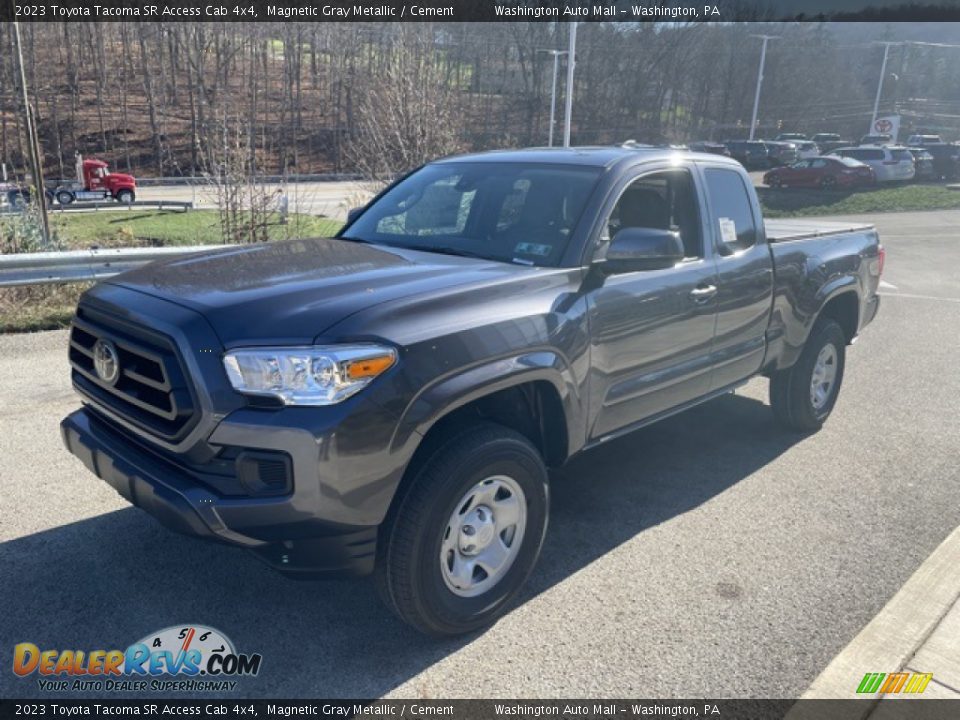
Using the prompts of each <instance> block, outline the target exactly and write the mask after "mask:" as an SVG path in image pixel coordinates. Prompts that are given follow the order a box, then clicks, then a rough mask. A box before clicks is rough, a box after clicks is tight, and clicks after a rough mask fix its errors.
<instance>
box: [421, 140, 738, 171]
mask: <svg viewBox="0 0 960 720" xmlns="http://www.w3.org/2000/svg"><path fill="white" fill-rule="evenodd" d="M675 156H676V157H681V158H684V159H688V158H689V159H692V160H704V161H709V162H711V163H716V162H720V163H727V164H729V165H730V166H731V167H740V164H739V163H738V162H736V161H735V160H731V159H729V158H725V157H723V156H721V155H716V154H713V153H704V152H699V153H698V152H690V151H688V150H676V149H673V148H669V147H658V146H653V145H649V146H645V145H632V146H628V147H620V146H586V147H570V148H550V147H533V148H523V149H519V150H491V151H488V152H480V153H470V154H466V155H452V156H450V157H446V158H443V159H441V160H436V161H435V163H438V164H439V163H453V162H471V163H549V164H556V165H580V166H585V167H598V168H611V167H614V166H615V165H619V164H621V163H632V162H634V161H636V160H637V158H638V157H640V158H642V159H644V160H650V161H652V160H660V159H664V158H669V157H675Z"/></svg>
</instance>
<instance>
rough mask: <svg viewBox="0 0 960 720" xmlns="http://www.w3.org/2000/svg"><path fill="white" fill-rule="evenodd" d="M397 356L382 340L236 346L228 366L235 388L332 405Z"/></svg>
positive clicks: (226, 357)
mask: <svg viewBox="0 0 960 720" xmlns="http://www.w3.org/2000/svg"><path fill="white" fill-rule="evenodd" d="M396 361H397V353H396V351H395V350H394V349H393V348H389V347H383V346H380V345H332V346H327V347H321V346H317V347H294V348H251V349H246V350H232V351H231V352H228V353H227V354H226V355H224V357H223V366H224V367H225V368H226V369H227V377H229V378H230V384H231V385H233V387H234V389H235V390H237V391H238V392H241V393H243V394H245V395H267V396H271V397H275V398H279V399H280V400H282V401H283V403H284V404H285V405H333V404H335V403H338V402H341V401H343V400H346V399H347V398H348V397H350V396H351V395H353V394H355V393H357V392H359V391H360V390H362V389H363V388H365V387H366V386H367V385H369V384H370V382H371V381H372V380H373V379H374V378H375V377H377V376H378V375H380V374H381V373H384V372H386V371H387V370H389V369H390V368H391V367H392V366H393V365H394V363H396Z"/></svg>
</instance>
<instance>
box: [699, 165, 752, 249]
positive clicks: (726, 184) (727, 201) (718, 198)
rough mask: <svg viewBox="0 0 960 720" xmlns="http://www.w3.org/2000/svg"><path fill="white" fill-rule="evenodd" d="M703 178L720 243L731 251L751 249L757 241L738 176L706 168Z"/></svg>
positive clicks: (750, 213) (747, 200)
mask: <svg viewBox="0 0 960 720" xmlns="http://www.w3.org/2000/svg"><path fill="white" fill-rule="evenodd" d="M706 177H707V192H709V193H710V203H711V205H712V206H713V212H714V215H715V216H716V220H715V222H716V223H717V231H718V232H719V234H720V241H721V242H722V243H723V245H724V246H725V247H727V248H730V249H731V250H733V251H738V250H745V249H747V248H749V247H752V246H753V245H754V244H755V243H756V242H757V226H756V221H755V220H754V218H753V208H752V207H751V205H750V195H749V193H748V192H747V188H746V186H745V185H744V184H743V178H741V177H740V173H738V172H736V171H734V170H721V169H719V168H708V169H707V171H706Z"/></svg>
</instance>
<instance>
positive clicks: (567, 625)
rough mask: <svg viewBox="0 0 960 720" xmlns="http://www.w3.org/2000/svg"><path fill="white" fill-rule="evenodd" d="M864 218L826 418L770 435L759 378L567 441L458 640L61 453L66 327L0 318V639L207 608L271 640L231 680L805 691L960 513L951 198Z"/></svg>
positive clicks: (215, 621)
mask: <svg viewBox="0 0 960 720" xmlns="http://www.w3.org/2000/svg"><path fill="white" fill-rule="evenodd" d="M857 219H858V220H862V219H864V218H857ZM872 219H873V220H875V221H876V223H877V225H878V226H879V228H880V231H881V234H882V238H883V242H884V244H885V246H886V247H887V251H888V254H887V268H886V272H885V275H884V281H885V285H884V286H883V287H884V298H883V302H882V303H881V308H880V314H879V316H878V318H877V320H876V321H875V322H874V323H873V325H871V326H870V327H869V328H868V329H867V330H866V332H865V333H864V334H863V336H862V337H861V338H860V340H859V341H858V342H857V343H856V345H855V346H854V347H853V348H851V349H850V351H849V354H848V356H847V358H848V359H847V368H846V378H845V381H844V386H843V389H842V392H841V395H840V399H839V402H838V404H837V406H836V410H835V411H834V414H833V416H832V417H831V419H830V420H829V422H828V423H827V425H826V427H825V428H824V429H823V430H822V431H821V432H819V433H817V434H816V435H813V436H808V437H805V436H798V435H794V434H790V433H787V432H784V431H782V430H780V429H779V428H778V427H777V426H776V425H775V424H774V423H773V421H772V416H771V413H770V410H769V407H768V406H767V402H766V392H767V383H766V381H764V380H755V381H752V382H751V383H750V384H748V385H747V386H746V387H744V388H743V389H742V390H740V391H738V392H737V394H735V395H729V396H725V397H723V398H720V399H717V400H715V401H712V402H710V403H708V404H706V405H703V406H701V407H699V408H695V409H694V410H691V411H689V412H687V413H684V414H682V415H679V416H676V417H674V418H671V419H669V420H667V421H664V422H662V423H660V424H658V425H655V426H652V427H650V428H647V429H644V430H642V431H639V432H637V433H635V434H633V435H631V436H629V437H627V438H623V439H621V440H618V441H615V442H611V443H610V444H608V445H605V446H603V447H602V448H599V449H597V450H594V451H591V452H590V453H588V454H585V455H582V456H580V457H579V458H577V459H575V460H574V461H573V462H571V463H570V464H569V466H567V467H566V468H564V469H563V470H562V471H560V472H557V473H555V474H554V476H553V478H552V517H551V522H550V529H549V533H548V538H547V542H546V546H545V548H544V553H543V556H542V558H541V560H540V563H539V565H538V568H537V570H536V571H535V573H534V575H533V577H532V578H531V581H530V583H529V586H528V587H527V589H526V591H525V592H524V594H523V595H522V597H521V598H520V600H519V601H518V603H517V604H516V607H515V608H514V609H513V611H512V612H511V613H510V614H509V615H508V616H507V617H505V618H504V619H503V620H501V621H500V622H499V623H498V624H497V625H495V626H494V627H493V628H491V629H489V630H487V631H486V632H483V633H480V634H478V635H476V636H472V637H468V638H463V639H459V640H453V641H445V642H437V641H434V640H429V639H425V638H423V637H420V636H419V635H417V634H416V633H414V632H413V631H411V630H409V629H407V628H406V627H405V626H403V625H401V624H400V623H399V622H398V621H396V620H394V619H393V618H392V617H391V616H390V615H389V614H388V613H387V612H386V611H385V610H384V609H383V608H382V607H381V606H380V604H379V602H378V601H377V599H376V595H375V593H374V590H373V588H372V586H371V585H370V583H368V582H366V581H362V580H361V581H335V582H295V581H291V580H286V579H284V578H282V577H280V576H278V575H276V574H274V573H273V572H272V571H270V570H269V569H268V568H266V567H264V566H262V565H261V564H260V563H259V562H258V561H257V560H255V559H254V558H253V557H250V556H248V555H246V554H244V553H243V552H242V551H239V550H235V549H233V548H228V547H220V546H217V545H213V544H208V543H203V542H200V541H196V540H192V539H189V538H185V537H180V536H177V535H174V534H172V533H170V532H168V531H167V530H165V529H164V528H162V527H160V526H159V525H158V524H157V523H156V522H154V521H153V520H152V519H151V518H149V517H148V516H147V515H145V514H144V513H143V512H141V511H140V510H137V509H135V508H131V507H129V506H128V505H127V504H126V503H125V502H124V501H123V500H122V499H120V497H119V496H117V495H116V494H115V493H114V492H113V491H112V490H110V489H109V488H108V487H107V486H106V485H105V484H104V483H102V482H100V481H98V480H96V479H95V478H94V477H93V476H92V475H90V474H89V473H88V472H87V471H86V470H85V469H84V468H83V466H82V465H81V464H80V462H79V461H78V460H76V459H74V458H73V457H72V456H70V455H69V454H67V452H66V451H65V450H64V449H63V448H62V447H61V444H60V437H59V431H58V422H59V420H60V418H61V417H62V416H63V415H65V414H66V413H68V412H70V411H71V410H72V409H73V408H75V407H77V404H78V403H77V400H76V398H75V397H74V396H73V394H72V392H71V390H70V387H69V381H68V373H67V365H66V357H65V356H66V351H65V346H66V336H65V333H64V332H62V331H60V332H48V333H38V334H34V335H8V336H2V337H0V456H2V458H3V462H2V463H0V588H2V595H3V598H4V602H3V612H2V613H0V652H3V653H11V652H12V646H13V644H14V643H18V642H25V641H27V642H32V643H35V644H37V645H39V646H41V647H47V648H80V649H109V648H114V647H120V648H123V647H126V645H127V644H129V643H131V642H133V641H135V640H137V639H139V638H141V637H143V636H145V635H147V634H148V633H149V632H151V631H155V630H159V629H161V628H165V627H168V626H171V625H178V624H181V623H203V624H206V625H209V626H212V627H214V628H217V629H219V630H221V631H222V632H223V633H225V634H226V635H228V636H229V637H230V638H231V639H232V640H233V642H234V644H235V645H236V646H237V648H238V650H240V651H242V652H248V653H249V652H259V653H261V654H262V655H263V666H262V669H261V672H260V674H259V675H258V676H257V677H256V678H250V679H246V680H243V681H242V683H241V684H240V686H239V688H238V690H237V695H238V696H260V697H262V696H288V697H307V696H313V697H322V696H334V697H370V696H383V695H387V696H397V697H425V698H444V697H511V696H512V697H516V696H522V697H537V696H540V697H577V696H606V697H717V696H719V697H797V696H798V695H800V694H801V693H802V692H803V691H804V690H805V689H806V688H807V687H808V686H809V685H810V683H811V682H812V681H813V680H814V678H816V677H817V675H818V674H819V673H820V672H821V670H823V669H824V667H826V666H827V664H828V663H829V662H830V660H831V659H832V658H833V657H834V656H835V655H836V654H837V653H838V652H839V651H840V650H841V649H842V648H844V647H845V646H846V645H847V644H848V643H849V642H850V641H851V639H852V638H854V637H855V636H856V635H857V634H858V633H859V632H860V630H861V629H862V628H863V627H864V626H865V625H866V624H867V623H868V621H869V620H870V619H871V618H872V617H874V615H876V614H877V613H878V611H880V610H881V608H883V607H884V605H886V603H887V601H888V600H889V599H890V598H891V597H892V596H893V595H894V594H895V593H896V592H897V591H898V589H899V588H900V587H901V585H902V584H903V583H904V582H905V581H906V579H907V578H908V577H910V576H911V574H912V573H913V572H914V571H915V570H916V569H917V567H918V566H919V565H920V564H921V562H922V561H923V560H924V558H926V557H927V556H928V555H929V554H930V553H931V551H932V550H933V549H934V548H935V547H937V546H938V545H939V544H940V543H941V541H943V540H944V538H946V537H947V536H948V535H949V534H950V533H951V531H953V530H954V528H956V527H957V526H958V525H960V504H958V503H957V487H958V481H960V470H958V465H957V463H956V458H957V456H958V454H960V434H958V433H957V432H956V418H957V417H958V411H960V372H958V370H957V364H956V363H957V360H956V358H957V342H958V338H960V273H958V271H957V268H958V267H960V237H958V231H957V228H958V227H960V212H957V211H949V212H930V213H909V214H896V215H894V214H887V215H877V216H875V218H872ZM7 657H8V662H9V657H10V656H9V655H8V656H7ZM8 668H9V665H6V668H4V669H3V670H0V696H3V697H11V696H21V697H23V696H37V695H43V693H41V691H40V690H39V689H38V687H37V684H36V680H35V679H26V680H24V679H20V678H17V677H15V676H14V675H13V674H12V673H11V672H10V671H9V669H8ZM876 669H877V668H865V669H864V672H866V671H870V670H876Z"/></svg>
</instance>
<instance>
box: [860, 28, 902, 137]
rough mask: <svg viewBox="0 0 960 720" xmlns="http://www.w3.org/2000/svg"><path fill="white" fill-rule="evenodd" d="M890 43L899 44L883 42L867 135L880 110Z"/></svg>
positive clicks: (891, 43)
mask: <svg viewBox="0 0 960 720" xmlns="http://www.w3.org/2000/svg"><path fill="white" fill-rule="evenodd" d="M891 45H900V43H896V42H884V43H883V62H882V63H881V64H880V82H879V83H878V84H877V97H876V98H874V100H873V117H871V118H870V127H869V128H867V135H870V134H871V133H873V132H874V129H873V126H874V125H876V123H877V113H878V112H879V111H880V96H881V95H882V94H883V78H884V77H885V76H886V74H887V56H888V55H889V54H890V46H891Z"/></svg>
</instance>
